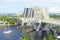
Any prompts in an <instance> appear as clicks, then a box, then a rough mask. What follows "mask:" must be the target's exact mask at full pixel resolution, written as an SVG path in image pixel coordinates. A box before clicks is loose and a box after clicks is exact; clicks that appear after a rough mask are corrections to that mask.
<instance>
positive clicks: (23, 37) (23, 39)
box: [19, 34, 31, 40]
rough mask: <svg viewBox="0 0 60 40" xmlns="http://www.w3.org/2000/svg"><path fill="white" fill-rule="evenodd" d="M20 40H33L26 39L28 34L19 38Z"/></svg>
mask: <svg viewBox="0 0 60 40" xmlns="http://www.w3.org/2000/svg"><path fill="white" fill-rule="evenodd" d="M19 40H31V39H30V38H27V37H26V34H23V35H22V36H21V37H20V38H19Z"/></svg>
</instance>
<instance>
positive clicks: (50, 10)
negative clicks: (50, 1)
mask: <svg viewBox="0 0 60 40" xmlns="http://www.w3.org/2000/svg"><path fill="white" fill-rule="evenodd" d="M48 11H49V12H52V13H60V8H59V7H50V8H49V9H48Z"/></svg>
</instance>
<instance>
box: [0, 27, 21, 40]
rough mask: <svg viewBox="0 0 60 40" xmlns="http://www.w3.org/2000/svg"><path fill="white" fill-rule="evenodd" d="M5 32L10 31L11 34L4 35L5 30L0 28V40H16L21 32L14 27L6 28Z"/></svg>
mask: <svg viewBox="0 0 60 40" xmlns="http://www.w3.org/2000/svg"><path fill="white" fill-rule="evenodd" d="M6 30H11V31H12V32H11V33H9V34H8V33H7V34H4V33H3V32H4V31H5V28H3V27H1V28H0V40H18V39H19V37H20V36H21V34H22V32H21V30H20V29H17V28H16V27H15V26H10V29H9V27H6Z"/></svg>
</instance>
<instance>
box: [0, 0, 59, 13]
mask: <svg viewBox="0 0 60 40" xmlns="http://www.w3.org/2000/svg"><path fill="white" fill-rule="evenodd" d="M59 4H60V0H0V13H17V12H20V13H22V12H23V10H24V8H27V7H28V8H30V7H34V6H38V7H42V8H47V10H48V13H60V5H59Z"/></svg>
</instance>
